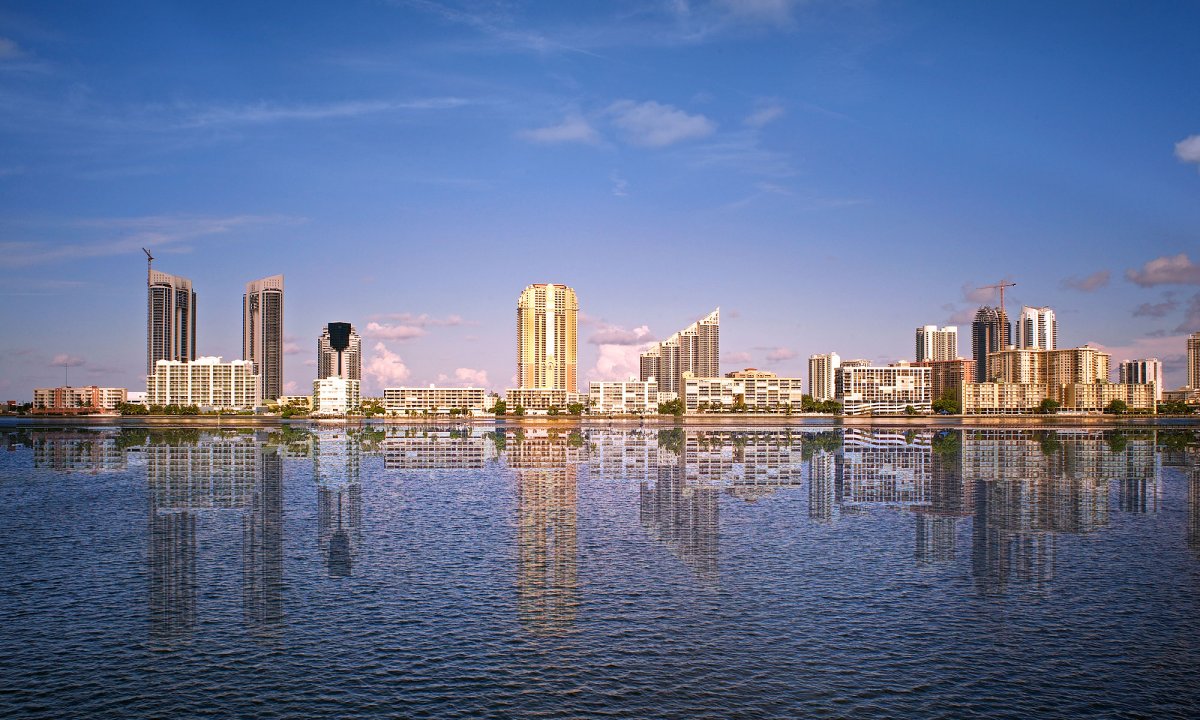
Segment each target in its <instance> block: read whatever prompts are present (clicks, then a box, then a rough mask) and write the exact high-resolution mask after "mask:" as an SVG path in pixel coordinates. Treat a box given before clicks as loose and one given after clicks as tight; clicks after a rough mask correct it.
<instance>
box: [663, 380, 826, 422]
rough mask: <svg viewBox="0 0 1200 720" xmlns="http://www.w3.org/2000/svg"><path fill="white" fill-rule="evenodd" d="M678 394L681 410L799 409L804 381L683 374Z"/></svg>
mask: <svg viewBox="0 0 1200 720" xmlns="http://www.w3.org/2000/svg"><path fill="white" fill-rule="evenodd" d="M682 397H683V407H684V410H685V411H686V412H690V413H694V412H703V411H705V410H709V411H715V412H721V411H729V410H736V409H743V408H744V409H745V410H747V411H749V412H782V411H783V410H785V409H787V408H788V407H791V408H795V409H796V410H799V409H800V405H801V403H802V401H803V398H804V383H803V381H802V380H801V379H800V378H781V377H756V376H751V377H737V378H731V377H703V378H700V377H690V376H686V375H685V376H684V379H683V395H682Z"/></svg>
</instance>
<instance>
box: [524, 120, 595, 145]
mask: <svg viewBox="0 0 1200 720" xmlns="http://www.w3.org/2000/svg"><path fill="white" fill-rule="evenodd" d="M518 135H519V137H521V138H523V139H525V140H528V141H530V142H535V143H543V144H547V145H550V144H558V143H587V144H589V145H594V144H595V143H597V142H599V140H600V135H599V133H597V132H596V129H595V128H593V127H592V126H591V124H590V123H588V121H587V120H585V119H584V118H583V117H582V116H581V115H568V116H567V117H565V118H563V121H562V122H561V123H558V124H557V125H549V126H547V127H541V128H535V129H533V130H523V131H522V132H520V133H518Z"/></svg>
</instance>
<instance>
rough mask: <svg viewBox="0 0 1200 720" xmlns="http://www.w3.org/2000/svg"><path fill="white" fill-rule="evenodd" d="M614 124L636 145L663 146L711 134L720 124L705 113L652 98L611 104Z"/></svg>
mask: <svg viewBox="0 0 1200 720" xmlns="http://www.w3.org/2000/svg"><path fill="white" fill-rule="evenodd" d="M608 112H609V114H610V115H612V117H613V124H614V125H616V126H617V127H619V128H621V130H622V131H624V134H625V139H626V140H627V141H628V142H629V143H630V144H633V145H640V146H643V147H663V146H666V145H671V144H673V143H677V142H680V141H682V140H690V139H694V138H701V137H705V136H708V135H711V134H712V133H713V131H714V130H716V125H715V124H714V123H713V122H712V121H711V120H709V119H708V118H706V117H704V116H703V115H689V114H687V113H686V112H684V111H682V110H679V109H678V108H675V107H672V106H670V105H663V104H660V103H656V102H654V101H653V100H649V101H646V102H643V103H637V102H634V101H632V100H618V101H617V102H615V103H613V104H612V105H610V106H609V107H608Z"/></svg>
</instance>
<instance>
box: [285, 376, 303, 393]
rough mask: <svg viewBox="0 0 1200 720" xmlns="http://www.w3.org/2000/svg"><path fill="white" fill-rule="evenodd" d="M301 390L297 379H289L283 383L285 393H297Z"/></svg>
mask: <svg viewBox="0 0 1200 720" xmlns="http://www.w3.org/2000/svg"><path fill="white" fill-rule="evenodd" d="M298 390H300V384H299V383H298V382H296V381H295V380H288V381H287V382H285V383H284V384H283V394H284V395H295V394H296V393H297V391H298Z"/></svg>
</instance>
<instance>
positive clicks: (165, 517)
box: [0, 426, 1200, 718]
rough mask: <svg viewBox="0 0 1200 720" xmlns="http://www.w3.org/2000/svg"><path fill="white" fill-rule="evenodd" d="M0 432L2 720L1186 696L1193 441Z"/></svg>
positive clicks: (1150, 707) (986, 707)
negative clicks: (4, 719) (18, 719)
mask: <svg viewBox="0 0 1200 720" xmlns="http://www.w3.org/2000/svg"><path fill="white" fill-rule="evenodd" d="M0 441H3V443H4V445H5V446H6V447H4V448H0V543H2V547H0V716H2V717H4V718H24V717H113V718H160V717H192V716H202V715H203V716H209V717H297V718H301V717H303V718H308V717H361V716H372V715H376V716H388V717H464V718H466V717H472V718H473V717H563V718H575V717H629V718H649V717H670V718H727V717H878V716H891V717H896V716H904V717H963V716H988V717H1011V718H1029V717H1064V716H1088V717H1134V716H1141V717H1169V716H1174V717H1196V716H1197V715H1198V714H1200V445H1198V444H1197V436H1196V434H1195V433H1193V432H1192V431H1186V430H1173V431H1161V430H1160V431H1153V430H1146V431H1142V430H1138V431H1133V430H1130V431H1127V432H1114V431H1094V430H1078V431H1075V430H1058V431H1042V432H1033V431H1015V430H987V431H980V432H976V431H965V432H960V431H942V432H940V433H936V434H935V433H934V432H932V431H926V432H920V431H917V432H908V433H905V432H897V431H894V430H886V431H885V430H880V431H863V430H846V431H845V432H844V433H843V432H827V433H814V432H800V431H798V430H796V429H793V430H791V431H787V430H778V431H776V430H761V429H754V430H749V431H745V432H742V431H713V430H707V429H704V430H691V429H685V430H662V431H656V430H653V429H645V430H626V429H613V430H608V429H597V428H582V429H579V430H574V431H572V430H569V429H564V430H561V431H558V432H553V431H549V432H548V431H545V430H540V431H538V430H532V429H527V430H524V431H520V430H515V429H513V428H511V427H510V428H509V429H508V430H507V432H505V431H504V430H501V431H499V432H494V431H491V430H484V429H479V428H475V429H472V428H466V427H464V428H458V429H456V428H449V427H447V428H441V429H437V430H434V429H430V428H404V427H394V426H393V427H388V428H387V429H386V430H356V429H350V430H347V429H343V428H338V429H327V428H313V429H310V430H303V429H289V430H285V431H274V432H267V431H252V430H246V431H240V432H239V431H225V432H214V431H209V430H195V429H180V430H118V429H95V430H83V429H78V428H71V429H65V428H64V429H36V430H35V429H28V430H19V431H9V432H3V433H0Z"/></svg>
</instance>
